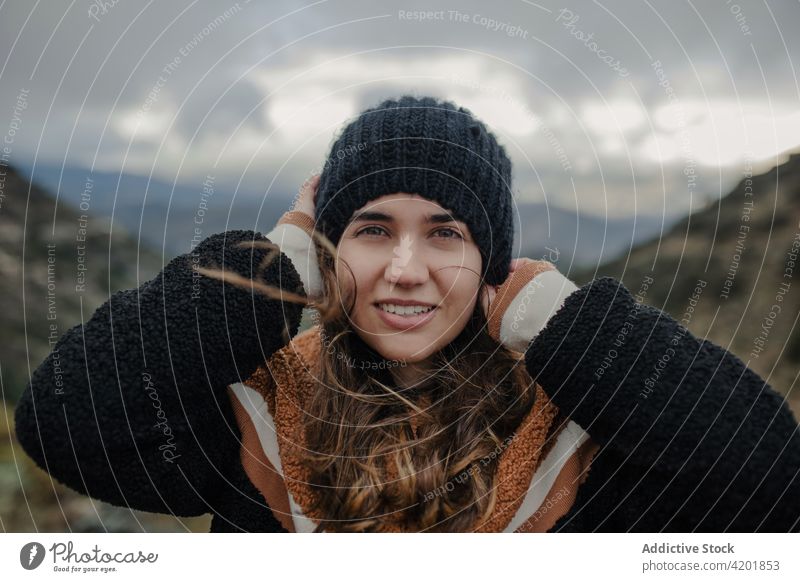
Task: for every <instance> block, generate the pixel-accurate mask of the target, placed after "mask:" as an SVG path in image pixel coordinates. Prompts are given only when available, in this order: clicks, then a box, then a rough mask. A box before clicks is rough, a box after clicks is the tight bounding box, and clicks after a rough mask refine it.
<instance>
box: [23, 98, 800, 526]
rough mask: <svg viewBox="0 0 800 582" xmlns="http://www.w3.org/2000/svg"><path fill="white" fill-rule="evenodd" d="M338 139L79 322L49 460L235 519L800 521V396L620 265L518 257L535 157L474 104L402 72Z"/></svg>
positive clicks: (47, 402)
mask: <svg viewBox="0 0 800 582" xmlns="http://www.w3.org/2000/svg"><path fill="white" fill-rule="evenodd" d="M357 144H366V146H365V147H360V148H359V147H356V146H357ZM331 151H332V152H333V153H334V154H335V152H339V151H346V152H348V154H347V155H343V156H338V155H331V156H330V158H329V159H330V163H328V164H326V165H325V167H324V170H323V173H322V175H321V176H319V177H318V178H315V179H313V180H309V181H307V182H306V184H305V185H304V186H303V188H302V191H301V196H300V197H299V198H298V200H297V202H296V204H295V207H294V208H293V209H292V210H291V211H289V212H287V213H286V214H284V215H283V216H282V217H281V219H280V220H279V222H278V224H277V225H276V227H275V228H274V229H273V230H272V231H270V232H269V233H267V235H266V237H265V236H262V235H261V234H260V233H256V232H253V231H228V232H225V233H220V234H216V235H213V236H211V237H209V238H208V239H206V240H204V241H203V242H202V243H200V244H199V245H198V247H197V248H196V249H195V252H194V253H192V254H186V255H181V256H179V257H176V258H175V259H173V260H172V261H171V262H170V263H169V264H168V265H167V266H166V267H165V268H164V270H163V271H162V272H161V273H160V274H159V275H158V276H157V277H156V278H154V279H153V280H151V281H148V282H146V283H144V284H143V285H142V286H141V287H140V288H139V289H135V290H126V291H121V292H119V293H117V294H115V295H113V296H112V297H111V299H110V300H109V301H108V302H107V303H105V304H104V305H102V306H101V307H100V308H99V309H98V310H97V311H96V312H95V313H94V315H93V316H92V317H91V319H90V320H89V321H88V322H86V323H85V324H81V325H79V326H76V327H74V328H72V329H70V330H68V331H67V332H66V333H65V334H64V335H63V336H62V337H61V339H59V341H58V343H57V344H56V346H55V349H54V350H53V353H52V354H51V355H50V356H49V357H48V358H47V359H46V360H45V361H44V362H43V363H42V364H41V365H40V366H39V367H38V368H37V369H36V371H35V372H34V374H33V376H32V379H31V383H30V385H29V386H28V388H27V389H26V391H25V393H24V394H23V396H22V398H21V400H20V402H19V404H18V406H17V408H16V412H15V414H16V428H17V436H18V439H19V442H20V444H21V445H22V446H23V447H24V448H25V450H26V451H27V452H28V454H30V455H31V457H33V459H34V460H35V461H36V462H37V463H38V464H39V465H40V466H41V467H43V468H45V469H46V470H47V471H49V472H50V473H51V474H52V475H53V476H55V477H56V478H57V479H59V480H61V481H63V482H64V483H66V484H67V485H69V486H70V487H72V488H74V489H76V490H78V491H81V492H83V493H86V494H88V495H91V496H93V497H96V498H98V499H102V500H105V501H108V502H110V503H114V504H117V505H124V506H128V507H132V508H136V509H141V510H145V511H154V512H165V513H173V514H176V515H182V516H184V515H200V514H203V513H213V514H214V519H213V522H212V531H289V532H310V531H381V532H383V531H385V532H399V531H403V532H406V531H477V532H500V531H508V532H545V531H551V532H555V531H572V532H585V531H601V530H602V531H695V530H697V531H784V532H785V531H796V530H798V528H800V504H798V503H797V499H800V432H799V431H798V426H797V421H796V420H795V418H794V417H793V416H792V413H791V412H790V410H789V409H788V407H787V405H786V404H785V402H784V400H783V398H782V397H781V396H780V395H778V394H777V393H776V392H775V391H774V390H772V388H771V387H769V386H768V385H767V384H766V383H765V382H764V381H763V379H761V378H759V377H758V376H757V375H756V374H755V373H754V372H753V371H752V370H750V369H749V368H747V367H746V366H745V364H744V363H743V362H742V361H741V360H740V359H739V358H737V357H736V356H735V355H733V354H732V353H730V352H728V351H726V350H724V349H723V348H721V347H719V346H717V345H714V344H713V343H711V342H709V341H708V340H701V339H698V338H696V337H694V336H693V335H692V334H691V333H689V332H688V331H687V330H686V329H685V328H683V327H682V326H680V324H679V323H678V322H677V321H675V320H674V319H673V318H672V317H671V316H670V315H669V314H667V313H665V312H662V311H661V310H659V309H656V308H654V307H650V306H647V305H644V304H642V303H640V302H638V301H636V299H635V298H634V297H633V296H632V295H631V293H630V292H629V291H628V290H627V289H626V288H625V287H624V286H623V285H622V284H621V283H620V282H619V281H617V280H615V279H613V278H611V277H602V278H599V279H597V280H595V281H592V282H591V283H589V284H587V285H584V286H583V287H580V288H578V287H577V286H576V285H575V284H574V283H573V282H572V281H570V280H569V279H568V278H566V277H565V276H563V275H562V274H561V273H560V272H559V271H558V270H557V269H556V267H555V265H553V264H552V263H549V262H547V261H533V260H529V259H524V258H522V259H516V260H514V261H512V260H511V244H512V240H513V222H512V216H513V214H512V202H513V200H512V196H511V189H510V183H511V164H510V161H509V159H508V157H507V155H506V153H505V150H504V148H503V147H502V146H501V145H500V144H499V143H498V141H497V140H496V138H495V137H494V135H493V134H492V133H491V132H489V131H488V129H487V128H486V126H485V125H484V124H483V123H482V122H480V121H478V120H476V119H475V118H474V116H473V115H472V114H471V113H470V112H469V111H468V110H466V109H464V108H460V107H457V106H455V105H454V104H452V103H450V102H441V101H438V100H435V99H433V98H422V99H416V98H413V97H409V96H405V97H402V98H400V99H397V100H387V101H384V102H383V103H381V104H380V105H378V106H377V107H374V108H372V109H368V110H366V111H364V112H362V113H361V114H360V115H359V116H358V117H357V118H356V119H354V120H353V121H351V122H350V123H349V124H348V125H346V126H345V128H344V129H343V131H342V132H341V133H340V134H339V136H338V137H337V139H336V140H335V142H334V144H333V145H332V148H331ZM201 275H205V276H201ZM304 306H308V307H312V308H315V312H316V314H317V317H316V322H315V325H314V326H312V327H311V328H310V329H308V330H305V331H304V332H302V333H299V334H298V333H297V332H298V328H299V324H300V319H301V314H302V308H303V307H304ZM623 329H624V330H625V331H624V332H623V331H621V330H623ZM620 338H622V339H620ZM665 354H668V356H669V358H668V359H665V356H664V355H665ZM601 364H602V368H601ZM656 367H657V368H656ZM598 369H602V372H603V373H602V374H597V370H598ZM654 369H658V372H659V373H658V376H657V378H655V379H653V376H652V371H653V370H654ZM143 379H144V381H143ZM648 381H649V384H647V387H648V391H647V393H646V394H643V390H642V386H643V385H645V384H644V383H645V382H648ZM154 397H157V400H158V406H157V407H156V408H154V401H153V398H154ZM156 412H157V413H158V414H156ZM156 417H157V418H156ZM156 420H161V421H162V422H160V423H156V424H154V422H155V421H156ZM167 430H168V433H169V434H168V436H169V438H168V439H166V440H165V438H166V436H167Z"/></svg>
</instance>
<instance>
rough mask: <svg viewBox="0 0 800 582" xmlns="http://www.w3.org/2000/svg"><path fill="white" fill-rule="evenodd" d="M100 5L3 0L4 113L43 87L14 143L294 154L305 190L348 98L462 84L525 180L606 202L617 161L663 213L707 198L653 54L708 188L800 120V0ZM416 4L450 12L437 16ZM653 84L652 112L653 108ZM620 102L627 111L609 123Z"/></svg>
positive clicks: (174, 157) (267, 161)
mask: <svg viewBox="0 0 800 582" xmlns="http://www.w3.org/2000/svg"><path fill="white" fill-rule="evenodd" d="M101 5H102V2H100V1H99V0H98V1H87V0H82V1H79V2H74V3H68V2H66V1H64V2H47V3H46V4H45V3H43V2H42V3H37V4H35V5H31V4H29V3H28V2H23V1H21V0H17V1H13V2H6V3H5V4H4V5H3V7H2V9H0V55H3V57H4V59H3V61H4V62H5V64H4V68H3V69H2V72H1V73H0V124H1V126H0V129H2V126H5V125H6V122H5V120H7V119H8V120H10V119H11V117H12V114H13V107H14V103H15V102H16V99H17V95H18V93H19V91H20V89H26V90H28V91H29V97H28V100H27V109H26V110H25V111H24V113H23V116H22V127H21V129H20V131H19V132H18V133H17V135H16V136H15V140H14V143H13V153H12V160H11V161H12V163H14V161H15V160H16V161H18V162H19V163H21V164H24V165H29V164H30V163H32V161H33V159H34V157H36V159H37V160H38V162H39V163H48V164H61V163H62V161H65V162H66V164H67V165H72V166H83V165H88V164H91V163H92V161H93V160H94V156H95V151H99V156H98V159H97V161H98V164H99V165H100V166H101V167H102V168H104V169H120V168H123V167H124V168H125V169H126V170H127V171H131V172H137V173H145V174H147V173H149V172H150V171H151V170H154V172H155V174H156V175H160V176H161V177H163V178H166V179H174V178H175V176H176V174H177V168H178V166H180V165H181V164H182V165H183V169H182V170H181V173H180V175H181V179H189V178H191V179H194V180H196V179H197V177H198V176H202V175H204V172H205V171H206V170H207V168H208V166H209V164H212V163H216V161H217V160H219V167H218V170H219V175H220V176H221V177H222V178H221V179H228V180H229V181H231V182H235V181H238V179H239V178H240V177H242V176H243V175H244V177H245V183H246V184H251V185H256V184H262V185H263V184H264V183H266V182H267V181H268V180H272V178H273V177H275V175H276V173H278V169H279V168H280V167H281V166H283V165H284V164H285V168H284V169H283V171H282V172H280V174H279V176H278V177H277V179H276V182H275V187H276V189H277V190H280V191H282V192H286V191H289V190H293V189H294V188H295V187H296V184H297V183H299V182H300V181H302V178H303V177H305V175H306V174H307V173H308V171H309V169H311V168H314V167H315V166H319V164H320V163H321V161H322V158H323V157H324V155H325V154H326V153H327V152H326V148H327V147H328V146H329V144H330V140H331V137H332V135H333V132H334V131H335V129H336V127H338V126H339V125H340V124H341V123H342V122H343V121H344V120H345V119H346V118H347V117H348V116H349V115H354V114H356V113H357V112H358V111H359V110H361V109H363V108H364V107H367V106H369V105H373V104H375V103H376V102H378V101H379V100H381V99H383V98H385V97H386V96H390V95H396V94H398V93H401V92H404V91H420V92H428V93H432V94H436V95H438V96H441V97H448V98H452V99H455V100H459V101H461V102H463V103H464V104H466V105H467V106H468V107H470V108H471V109H473V111H475V112H476V114H478V115H479V116H482V117H484V118H486V119H487V121H488V122H489V123H490V124H491V125H493V127H494V128H495V130H496V133H497V134H498V136H499V137H500V139H502V140H503V142H504V143H506V144H507V145H508V146H509V149H510V150H511V151H512V155H513V156H514V160H515V165H516V171H515V178H516V183H517V184H518V190H519V193H520V196H521V199H523V200H542V199H543V198H544V197H545V196H548V197H551V199H552V200H553V201H555V202H554V203H557V204H559V205H564V206H569V205H570V204H575V203H576V202H575V200H574V194H573V191H572V182H574V183H575V184H576V191H577V192H578V195H579V199H578V200H577V204H579V205H580V207H581V209H585V210H588V211H591V212H595V213H599V214H603V213H604V208H603V207H604V205H605V203H604V202H601V203H598V200H604V199H605V198H606V196H604V195H603V194H602V190H603V188H602V183H603V181H605V184H606V188H607V190H608V195H607V198H608V200H609V205H610V207H611V208H613V209H614V210H615V211H617V212H631V211H632V207H633V205H632V204H630V200H631V198H632V197H634V196H635V197H636V203H637V204H636V207H637V208H638V211H639V212H641V213H660V212H661V211H662V209H663V208H664V197H665V196H669V197H670V203H669V204H668V205H667V212H668V213H679V212H683V211H686V210H688V208H689V204H690V200H689V197H688V195H686V193H685V192H683V190H685V188H682V187H681V185H682V184H684V185H685V178H684V177H682V176H683V174H682V173H681V172H682V170H683V169H684V167H685V166H686V164H687V163H689V161H687V155H689V154H686V152H677V153H676V151H675V149H674V143H673V146H672V147H673V150H672V151H673V153H672V155H671V156H664V158H663V160H662V162H661V163H659V161H658V160H657V159H654V158H653V155H652V152H653V151H654V144H658V145H659V146H662V149H663V148H664V147H670V140H672V141H673V142H674V141H675V139H676V137H677V134H676V132H675V128H672V130H668V129H667V130H665V129H664V128H663V127H659V123H658V122H659V120H661V121H663V119H664V118H665V116H666V117H669V115H668V110H665V109H664V108H665V107H667V106H668V105H669V104H670V100H669V94H668V93H667V92H666V91H665V87H663V86H660V85H659V83H658V81H659V79H658V78H657V76H656V74H655V72H654V69H653V67H652V62H653V60H659V61H660V62H661V64H662V68H663V71H664V73H665V74H666V76H667V78H668V81H669V84H670V87H671V88H672V89H673V90H674V92H675V95H676V96H677V97H678V98H679V100H680V104H682V105H683V104H686V110H685V111H684V113H687V116H686V118H685V120H684V121H685V123H686V124H687V129H692V128H695V130H696V131H695V133H693V134H692V139H693V140H694V142H695V143H693V147H692V148H691V149H692V151H691V152H690V154H691V156H695V157H696V158H697V159H696V160H691V162H692V163H694V162H695V161H696V162H698V163H699V166H701V167H698V175H699V181H698V185H699V186H701V187H702V189H703V190H702V192H699V194H700V196H699V197H700V198H706V197H707V196H709V195H714V194H715V193H720V192H725V191H726V189H727V188H729V187H730V185H731V184H732V183H735V182H736V181H738V179H739V177H740V175H741V165H742V164H741V160H740V159H739V158H737V155H738V154H737V151H733V150H731V149H730V148H732V147H733V146H734V145H735V143H736V142H737V139H736V138H735V135H739V136H740V137H741V138H742V139H739V140H738V141H744V138H746V137H748V136H749V137H752V139H753V141H754V143H752V144H751V146H753V149H754V150H756V151H757V152H762V154H763V152H766V154H763V155H767V156H769V155H770V154H769V152H770V144H768V143H764V141H765V140H768V137H769V136H768V135H767V137H764V135H762V134H763V132H758V131H755V130H758V129H759V128H758V124H759V123H760V124H761V125H763V124H764V121H762V117H760V116H761V115H762V114H764V115H766V117H764V118H763V119H769V118H770V117H772V118H773V119H776V120H777V124H778V125H779V126H781V127H784V128H792V127H794V126H793V125H792V123H794V121H793V119H792V118H790V117H788V116H789V113H787V111H788V110H791V109H796V103H797V100H798V97H800V90H799V89H798V81H797V79H796V77H795V68H796V66H795V62H796V60H797V59H796V57H797V55H798V41H797V39H796V38H795V36H794V35H793V34H792V30H791V28H790V27H791V24H792V23H793V22H796V21H797V17H798V16H799V15H800V6H798V5H797V3H796V2H789V1H785V2H771V3H769V4H768V5H767V4H763V5H754V4H746V5H745V3H741V4H736V3H734V2H724V1H721V2H716V3H713V4H707V3H690V2H687V3H675V2H671V1H669V0H659V1H650V2H642V3H631V2H626V1H623V0H615V1H611V2H600V3H594V2H589V1H587V0H581V1H575V2H572V3H567V4H561V3H553V2H541V3H533V2H524V1H519V2H507V3H502V4H500V3H494V4H490V5H487V4H486V3H483V2H477V1H473V2H460V3H458V4H457V6H458V12H459V13H460V15H461V16H460V17H456V16H455V14H454V13H452V12H450V11H451V10H453V4H452V3H449V2H441V1H425V2H409V3H407V4H406V3H396V2H384V1H378V2H371V3H368V4H365V3H360V2H355V1H330V2H318V3H309V4H308V7H307V8H303V7H302V5H299V4H297V3H295V2H270V3H269V4H267V3H256V2H243V1H240V2H238V3H235V2H232V3H219V2H210V1H206V2H187V1H181V2H171V3H159V4H157V5H156V4H155V3H152V4H150V5H146V4H143V3H134V2H130V1H128V0H119V1H118V2H117V3H116V4H114V5H112V2H110V1H107V2H106V6H107V8H106V9H102V8H100V6H101ZM565 9H566V10H568V11H569V12H562V10H565ZM90 11H91V14H92V15H93V16H92V15H90ZM400 11H403V12H404V13H405V14H404V15H403V16H401V15H400ZM414 11H426V12H429V13H433V14H434V16H437V17H438V16H439V15H441V17H438V18H431V19H428V20H423V21H420V20H418V19H414V18H411V17H409V16H408V13H413V12H414ZM437 12H438V14H437ZM575 17H577V19H576V18H575ZM490 19H491V21H490ZM274 20H277V21H276V22H274V23H272V24H271V22H272V21H274ZM588 35H591V41H587V40H586V37H587V36H588ZM592 42H593V43H594V44H591V43H592ZM784 43H786V44H784ZM601 55H602V56H604V57H606V58H607V59H608V60H609V61H619V63H618V65H617V69H620V68H624V69H625V71H626V72H627V74H626V75H624V76H623V75H621V74H619V70H615V68H614V67H613V66H611V65H610V64H609V63H607V62H604V60H603V58H601ZM5 57H7V59H6V58H5ZM170 63H172V67H170ZM165 67H166V68H167V69H166V70H165ZM456 80H457V81H456ZM639 102H641V103H640V105H641V109H642V111H643V112H644V115H643V116H642V118H641V120H640V121H639V122H634V121H635V118H636V116H637V115H638V114H637V113H636V111H635V110H634V109H631V107H630V106H631V104H633V105H637V104H639ZM706 103H708V105H707V106H706V105H703V104H706ZM725 103H733V104H734V105H735V104H736V103H742V104H744V105H743V106H742V107H743V109H742V111H743V114H742V115H740V116H738V117H739V119H740V120H741V119H744V120H745V121H746V123H745V125H744V126H743V127H742V128H741V129H740V130H737V131H739V134H734V138H731V136H730V135H729V134H726V133H724V132H721V133H720V137H719V140H718V141H719V142H720V143H719V144H715V143H714V140H711V143H710V145H709V143H707V142H708V141H709V140H703V139H698V133H697V132H706V134H705V135H707V134H708V133H713V131H714V130H716V129H717V127H715V125H714V124H717V125H718V126H720V129H725V128H724V127H721V126H722V125H727V126H728V129H730V126H731V125H732V124H734V125H735V121H736V119H735V117H736V116H732V114H730V113H728V114H727V117H719V118H717V117H709V116H711V112H713V111H716V112H719V111H728V109H724V108H722V109H721V105H720V104H722V105H724V104H725ZM607 104H608V105H610V107H611V109H609V110H608V111H607V113H605V112H604V108H605V107H606V105H607ZM697 104H701V105H703V106H704V107H706V110H707V111H703V110H702V107H701V108H700V109H698V106H697ZM745 105H746V107H745ZM637 106H638V105H637ZM746 108H749V109H747V111H750V112H751V113H752V114H751V113H747V114H745V109H746ZM524 111H528V112H530V113H531V114H532V115H533V116H534V117H535V118H538V121H537V120H536V119H533V118H530V117H529V118H527V119H525V117H524V116H523V112H524ZM615 111H616V112H617V113H618V115H619V116H620V119H619V121H620V122H621V125H622V126H623V131H617V128H616V124H615V123H611V124H610V125H609V123H608V120H611V121H612V122H613V121H614V118H613V112H615ZM665 111H666V112H665ZM698 111H699V113H698ZM587 112H589V113H587ZM620 112H621V113H620ZM515 115H518V116H519V117H514V116H515ZM698 116H699V117H698ZM732 118H733V119H734V122H732V121H731V119H732ZM704 119H705V122H704ZM493 120H494V123H493ZM711 121H713V122H714V123H711ZM704 123H705V124H704ZM526 124H528V125H530V128H529V130H528V131H525V130H524V128H525V126H526ZM651 124H653V128H655V129H653V128H651ZM754 124H755V125H754ZM626 125H627V127H626ZM698 128H699V129H698ZM545 130H547V133H546V134H545V133H544V132H545ZM193 136H195V138H194V141H193V142H191V145H189V144H190V140H191V139H192V137H193ZM267 136H271V137H270V139H269V140H267ZM755 141H758V143H755ZM780 143H781V144H782V146H781V147H792V146H796V145H797V144H796V143H795V144H791V143H788V142H786V140H785V139H784V140H782V141H781V142H780ZM787 143H788V145H787ZM223 146H225V147H226V149H224V150H223V149H222V148H223ZM557 147H560V148H563V151H564V152H565V155H567V156H568V158H569V160H570V164H571V169H570V171H565V170H564V169H563V167H562V164H561V162H560V161H559V159H558V156H557V155H556V153H555V149H556V148H557ZM718 147H719V148H721V149H720V152H714V151H712V152H709V149H710V150H714V149H715V148H718ZM698 148H702V149H703V151H699V149H698ZM726 148H727V149H726ZM776 148H777V149H780V148H778V147H777V146H776ZM777 149H776V152H777ZM723 150H724V151H723ZM126 152H129V153H128V154H127V157H126ZM662 153H663V151H662ZM717 153H719V155H718V156H717ZM715 156H716V157H718V158H719V160H720V162H719V164H720V165H722V169H721V170H719V169H717V168H715V167H714V165H713V160H714V159H716V157H715ZM251 157H253V163H252V164H251V165H250V166H249V167H248V166H247V164H248V162H249V161H250V158H251ZM762 157H763V156H762ZM290 158H291V159H290ZM595 158H596V159H595ZM287 160H288V161H287ZM529 160H530V163H529ZM708 160H712V162H709V161H708ZM562 161H563V160H562ZM776 161H777V160H776ZM662 172H663V174H664V182H665V183H666V184H668V185H669V187H670V188H671V190H670V191H669V192H667V193H666V194H665V192H664V189H663V187H662ZM570 179H571V180H572V182H571V181H570ZM626 201H627V202H628V203H627V204H625V202H626ZM606 210H607V209H606Z"/></svg>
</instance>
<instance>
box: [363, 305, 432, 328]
mask: <svg viewBox="0 0 800 582" xmlns="http://www.w3.org/2000/svg"><path fill="white" fill-rule="evenodd" d="M373 307H374V308H375V310H376V311H377V312H378V317H380V318H381V320H382V321H383V323H385V324H386V325H387V326H389V327H391V328H393V329H398V330H400V331H407V330H410V329H418V328H420V327H422V326H423V325H425V324H427V323H428V322H429V321H430V320H431V319H433V318H434V317H436V313H437V312H438V311H439V308H438V307H435V308H433V309H431V310H430V311H428V312H426V313H416V314H414V315H397V314H396V313H389V312H388V311H384V310H383V309H381V307H380V306H379V305H377V304H375V305H373Z"/></svg>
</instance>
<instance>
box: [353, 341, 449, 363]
mask: <svg viewBox="0 0 800 582" xmlns="http://www.w3.org/2000/svg"><path fill="white" fill-rule="evenodd" d="M362 339H364V341H365V343H367V344H368V345H369V346H370V347H371V348H372V349H373V350H375V351H376V352H378V353H379V354H380V355H381V357H382V358H384V359H385V360H389V361H392V362H399V363H404V364H416V363H418V362H423V361H425V360H427V359H428V358H429V357H430V356H431V354H433V353H435V352H436V347H435V346H433V345H432V344H431V343H430V342H426V341H424V340H411V339H408V338H404V337H402V334H401V335H396V336H392V337H387V338H381V339H379V340H378V341H375V337H374V336H373V337H366V338H362ZM398 344H401V345H398Z"/></svg>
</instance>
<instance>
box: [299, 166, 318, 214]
mask: <svg viewBox="0 0 800 582" xmlns="http://www.w3.org/2000/svg"><path fill="white" fill-rule="evenodd" d="M319 177H320V175H319V174H315V175H313V176H311V177H310V178H308V179H307V180H306V181H305V182H303V185H302V186H300V192H299V194H298V196H297V198H296V199H295V201H294V205H293V206H292V210H294V211H297V212H302V213H303V214H308V215H309V216H310V217H311V218H314V212H315V210H316V203H317V188H318V187H319Z"/></svg>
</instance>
